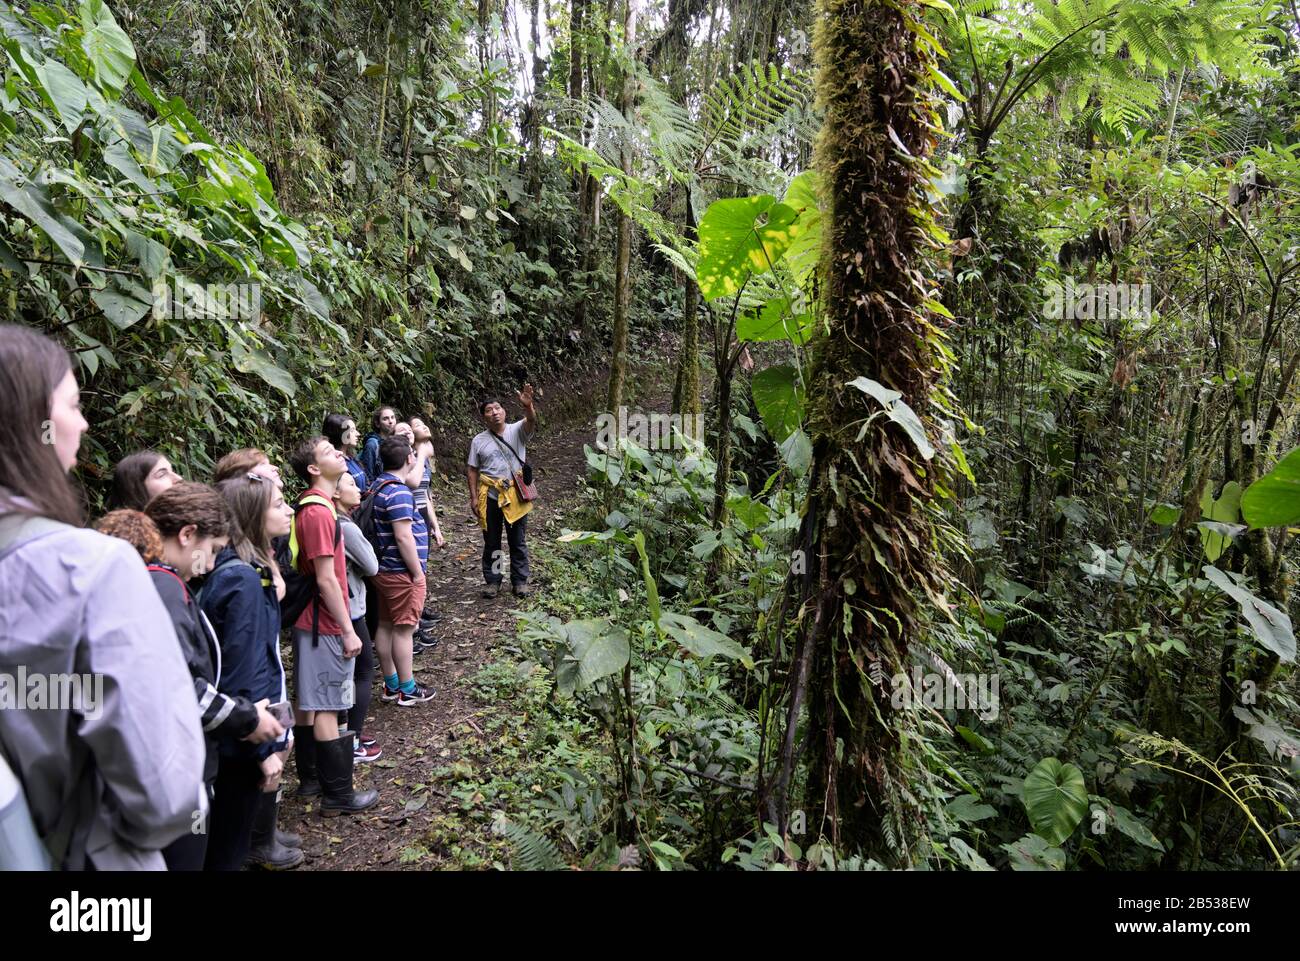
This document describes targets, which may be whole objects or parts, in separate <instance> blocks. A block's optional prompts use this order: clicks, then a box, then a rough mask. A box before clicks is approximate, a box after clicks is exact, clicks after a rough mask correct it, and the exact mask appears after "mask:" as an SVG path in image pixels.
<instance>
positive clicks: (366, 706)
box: [347, 607, 375, 734]
mask: <svg viewBox="0 0 1300 961" xmlns="http://www.w3.org/2000/svg"><path fill="white" fill-rule="evenodd" d="M366 613H367V614H369V613H370V608H369V607H367V608H366ZM352 629H353V630H354V631H356V632H357V637H359V638H361V653H360V654H358V655H357V666H356V669H355V670H354V672H353V674H352V683H353V684H354V685H356V700H355V701H353V702H352V707H350V708H349V709H348V712H347V714H348V730H349V731H350V732H352V733H353V734H360V733H361V726H362V725H363V724H365V723H366V711H368V710H370V695H371V694H373V693H374V691H372V690H371V685H372V684H373V683H374V680H375V657H374V654H373V652H372V651H371V649H370V630H369V628H368V627H367V626H366V619H365V618H364V617H359V618H357V619H356V620H355V621H353V622H352Z"/></svg>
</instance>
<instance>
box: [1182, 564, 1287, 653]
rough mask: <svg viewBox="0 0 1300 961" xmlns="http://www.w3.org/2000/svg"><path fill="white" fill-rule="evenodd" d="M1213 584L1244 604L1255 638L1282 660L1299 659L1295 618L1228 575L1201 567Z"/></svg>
mask: <svg viewBox="0 0 1300 961" xmlns="http://www.w3.org/2000/svg"><path fill="white" fill-rule="evenodd" d="M1201 573H1203V574H1204V575H1205V576H1206V578H1208V579H1209V581H1210V583H1211V584H1213V585H1214V586H1215V587H1217V588H1218V589H1219V590H1221V591H1223V593H1225V594H1227V595H1228V596H1229V597H1231V598H1232V599H1233V600H1235V601H1236V602H1237V603H1238V604H1240V605H1241V613H1242V615H1243V616H1244V617H1245V618H1246V623H1247V624H1249V625H1250V629H1251V631H1252V632H1254V634H1255V638H1256V639H1257V640H1258V641H1259V643H1260V644H1262V645H1263V646H1264V647H1266V648H1268V649H1269V650H1270V651H1272V652H1273V653H1274V654H1276V655H1277V656H1278V657H1280V658H1281V659H1282V660H1284V661H1287V662H1288V663H1289V662H1291V661H1294V660H1295V632H1294V631H1293V630H1292V629H1291V618H1290V617H1289V616H1287V614H1286V612H1285V611H1279V610H1278V609H1277V608H1276V607H1274V606H1273V605H1272V604H1270V603H1268V602H1267V601H1262V600H1260V599H1259V598H1258V597H1256V596H1255V595H1254V594H1252V593H1251V592H1250V591H1248V590H1246V589H1245V588H1244V587H1241V586H1240V585H1238V584H1234V583H1233V582H1232V580H1231V579H1230V578H1229V577H1228V575H1227V574H1225V573H1223V571H1221V570H1219V569H1218V568H1217V567H1213V566H1211V565H1209V564H1206V565H1205V566H1204V567H1202V568H1201Z"/></svg>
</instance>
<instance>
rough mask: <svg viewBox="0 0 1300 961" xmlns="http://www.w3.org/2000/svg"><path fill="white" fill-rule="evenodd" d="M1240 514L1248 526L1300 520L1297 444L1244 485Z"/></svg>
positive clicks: (1299, 468) (1298, 450) (1289, 522)
mask: <svg viewBox="0 0 1300 961" xmlns="http://www.w3.org/2000/svg"><path fill="white" fill-rule="evenodd" d="M1241 516H1242V517H1244V518H1245V519H1246V523H1247V524H1249V525H1250V526H1251V527H1282V526H1284V525H1287V524H1295V523H1297V522H1300V447H1297V448H1296V449H1295V450H1293V451H1291V452H1290V453H1289V454H1287V455H1286V456H1285V457H1283V458H1282V460H1281V461H1279V462H1278V464H1277V466H1276V467H1274V468H1273V469H1272V470H1271V471H1269V472H1268V473H1267V474H1265V475H1264V476H1263V477H1261V478H1260V479H1259V480H1257V481H1255V483H1253V484H1251V485H1250V486H1249V487H1247V488H1246V493H1245V494H1243V495H1242V497H1241Z"/></svg>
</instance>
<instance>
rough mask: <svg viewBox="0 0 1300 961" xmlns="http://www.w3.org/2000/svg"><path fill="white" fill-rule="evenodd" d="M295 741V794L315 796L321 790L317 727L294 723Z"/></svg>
mask: <svg viewBox="0 0 1300 961" xmlns="http://www.w3.org/2000/svg"><path fill="white" fill-rule="evenodd" d="M293 741H294V749H293V756H294V757H295V758H296V759H297V764H298V789H297V790H296V791H294V792H293V795H294V797H315V796H316V795H318V794H320V791H321V788H320V778H319V775H318V774H317V772H316V729H315V728H314V727H312V726H311V725H310V724H296V725H294V728H293ZM299 843H301V842H299Z"/></svg>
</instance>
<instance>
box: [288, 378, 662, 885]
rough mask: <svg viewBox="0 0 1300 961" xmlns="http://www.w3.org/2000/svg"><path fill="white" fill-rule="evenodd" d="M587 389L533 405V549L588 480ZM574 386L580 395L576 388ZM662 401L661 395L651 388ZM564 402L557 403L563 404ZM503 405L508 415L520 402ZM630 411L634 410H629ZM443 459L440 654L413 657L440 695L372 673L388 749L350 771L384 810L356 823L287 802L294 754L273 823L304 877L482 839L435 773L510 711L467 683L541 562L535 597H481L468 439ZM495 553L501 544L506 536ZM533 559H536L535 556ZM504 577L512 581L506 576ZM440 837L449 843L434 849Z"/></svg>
mask: <svg viewBox="0 0 1300 961" xmlns="http://www.w3.org/2000/svg"><path fill="white" fill-rule="evenodd" d="M583 386H584V387H585V389H582V388H580V387H578V385H575V384H573V383H572V382H569V383H563V382H557V383H555V384H553V385H552V386H551V388H550V390H545V391H544V394H543V397H542V398H541V399H540V400H539V402H538V406H539V409H540V410H541V411H542V431H541V432H540V433H539V435H538V437H537V439H536V441H535V443H534V444H530V445H529V456H530V459H534V458H535V459H536V461H537V467H536V472H537V477H536V483H537V486H538V489H539V491H540V493H541V498H540V501H539V503H538V504H537V506H536V507H534V509H533V511H532V513H531V514H530V515H529V520H528V542H529V546H530V548H532V547H534V546H535V545H537V544H540V543H541V542H543V541H550V542H553V541H554V540H555V538H556V537H558V536H559V534H560V526H559V519H560V517H562V516H563V514H564V513H565V512H567V511H568V510H570V509H571V508H573V507H574V506H576V504H577V503H578V501H579V498H580V496H581V491H582V488H583V485H584V478H585V477H586V472H587V464H586V457H585V454H584V453H583V445H584V444H591V443H594V441H595V428H594V421H595V413H594V412H596V411H599V410H603V409H604V397H603V392H604V390H605V378H604V376H603V374H602V375H600V376H596V377H595V378H594V379H593V380H592V381H591V382H590V383H588V384H586V385H583ZM575 388H578V389H576V390H575ZM651 391H652V393H654V394H655V395H658V394H659V393H661V392H662V391H661V389H659V388H657V386H652V388H651ZM546 394H553V395H555V396H554V400H555V401H556V402H557V403H555V404H554V413H553V414H552V413H548V408H547V398H546V396H545V395H546ZM561 397H563V402H562V403H560V401H561ZM510 400H511V403H508V404H507V409H508V410H511V411H513V410H514V408H515V407H517V405H516V404H514V403H513V398H511V399H510ZM629 406H631V405H630V404H629ZM459 441H463V443H462V444H461V446H460V447H459V448H458V447H457V446H456V445H455V444H454V443H453V444H450V445H448V446H449V447H450V448H451V449H450V452H449V453H447V454H446V455H445V456H443V457H442V458H441V459H440V461H439V470H440V472H441V476H437V475H436V476H435V478H434V483H433V496H434V502H435V503H436V504H437V505H439V507H441V508H442V510H440V511H439V514H438V519H439V523H440V524H441V526H442V531H443V536H444V537H445V539H446V545H445V546H444V548H443V549H442V550H441V551H439V550H437V549H436V548H432V549H431V550H430V552H429V580H428V583H429V597H430V598H431V601H430V604H429V609H431V610H433V611H436V612H438V613H439V614H441V619H440V620H439V621H438V622H437V624H436V625H434V626H435V632H434V633H435V636H437V637H439V638H440V642H439V644H438V646H437V647H435V648H434V649H433V650H431V651H427V652H425V653H424V654H419V655H417V656H416V658H415V676H416V678H417V680H419V681H421V682H422V683H424V684H426V685H430V686H432V687H433V688H434V690H436V691H437V696H436V697H435V698H434V699H433V700H432V701H429V702H427V703H425V704H422V705H416V706H414V707H405V708H402V707H398V706H397V705H396V703H389V702H385V701H384V700H383V699H382V698H381V697H380V690H381V685H382V679H381V677H380V674H381V672H380V670H379V669H378V666H377V665H376V672H375V682H374V684H375V686H374V694H373V697H372V698H371V702H370V709H369V711H368V712H367V717H366V724H365V731H366V733H368V734H370V735H373V736H374V737H375V738H376V739H377V741H378V742H379V745H380V747H381V748H382V749H383V755H382V756H381V757H380V758H379V759H378V760H376V761H371V762H369V763H366V764H358V765H357V766H356V774H355V777H354V780H353V783H354V785H355V787H356V788H358V789H363V788H375V789H377V790H378V791H379V804H378V805H376V806H375V807H373V808H371V809H370V810H369V811H366V812H365V813H363V814H360V815H353V816H340V817H332V818H324V817H321V816H320V813H319V810H318V801H319V799H318V798H313V799H308V800H306V801H304V800H301V799H298V798H296V797H294V796H293V791H294V789H295V788H296V787H297V783H298V775H297V768H296V765H295V762H294V761H293V759H292V758H290V761H289V764H288V768H289V771H288V774H287V776H286V777H285V779H284V785H285V787H284V796H283V800H282V802H281V805H280V827H281V829H282V830H287V831H294V832H297V833H299V834H300V835H302V849H303V851H304V853H305V854H306V855H307V861H306V863H305V864H304V865H303V866H302V867H301V868H300V869H299V870H358V869H359V870H394V869H407V870H411V869H413V870H420V869H424V870H428V869H430V868H438V867H456V866H459V865H457V864H456V863H455V859H454V858H452V859H448V858H447V857H446V856H445V853H443V854H442V855H441V856H440V853H441V852H436V851H430V850H429V847H434V848H442V847H447V846H450V845H454V844H456V842H457V841H458V840H459V839H460V838H461V837H463V838H464V840H466V841H469V840H470V836H472V835H474V836H476V835H479V834H481V833H482V830H483V825H482V823H481V822H472V821H470V820H468V819H466V818H464V817H462V815H461V813H460V811H461V808H460V805H459V803H458V802H457V801H456V800H455V799H453V798H451V797H450V796H449V794H448V793H447V791H446V790H444V789H445V788H448V787H451V786H453V785H454V778H451V779H448V778H446V777H442V778H440V777H439V776H438V774H437V773H436V772H437V770H438V769H439V768H446V767H449V766H457V765H458V762H461V763H462V764H465V763H469V764H472V763H473V762H474V758H475V757H476V756H480V757H481V756H482V755H483V754H484V752H488V753H490V752H491V751H492V745H491V744H490V743H489V742H490V741H492V736H491V734H490V733H485V730H484V728H485V719H487V718H489V717H491V716H492V715H493V714H494V713H496V712H499V711H502V710H508V709H509V705H495V704H490V703H485V702H484V700H483V699H482V698H481V697H479V696H478V695H476V694H475V692H474V690H473V685H472V680H473V678H474V677H475V675H476V674H477V673H478V672H479V671H480V669H481V668H482V667H483V666H484V665H485V664H487V663H489V662H490V661H492V660H494V659H500V657H501V654H500V652H499V651H496V650H495V649H496V648H497V647H498V645H500V644H501V643H503V642H508V641H510V640H512V639H513V638H514V636H515V623H516V621H515V617H514V616H513V613H512V612H514V611H516V610H519V609H520V608H522V607H533V606H536V605H538V604H539V603H540V602H541V600H542V599H543V597H544V594H545V591H546V589H547V583H548V581H549V576H548V574H549V572H548V571H547V569H546V566H545V564H542V565H536V564H534V569H533V572H532V580H531V584H532V587H533V588H534V593H533V596H531V597H529V598H527V599H520V598H515V597H514V596H513V595H512V594H511V593H510V591H509V589H508V586H507V588H506V589H503V591H502V592H501V594H500V596H498V597H497V598H495V599H487V598H483V597H480V596H479V595H480V589H481V588H482V585H483V576H482V571H481V556H482V550H483V539H482V533H481V531H480V528H479V527H478V524H477V522H476V521H474V520H472V519H471V518H470V517H469V511H468V493H469V492H468V488H467V487H466V485H465V481H464V477H463V475H462V474H460V473H459V471H460V470H461V469H462V468H461V464H462V463H463V460H464V451H465V450H467V449H468V438H461V439H459ZM501 546H502V549H505V548H506V546H507V545H506V544H505V538H504V537H503V538H502V545H501ZM533 554H534V558H535V557H536V552H535V551H534V552H533ZM507 580H508V579H507ZM431 838H432V839H437V838H443V839H446V840H447V841H448V842H449V843H448V844H442V843H435V841H434V840H431Z"/></svg>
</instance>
